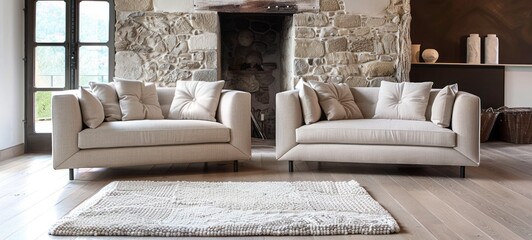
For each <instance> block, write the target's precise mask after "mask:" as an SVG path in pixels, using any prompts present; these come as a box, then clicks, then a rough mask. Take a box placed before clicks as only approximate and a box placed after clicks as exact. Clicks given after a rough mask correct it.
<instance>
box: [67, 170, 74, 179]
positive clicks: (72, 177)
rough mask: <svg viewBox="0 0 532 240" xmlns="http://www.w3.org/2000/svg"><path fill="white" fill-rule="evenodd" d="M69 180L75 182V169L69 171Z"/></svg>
mask: <svg viewBox="0 0 532 240" xmlns="http://www.w3.org/2000/svg"><path fill="white" fill-rule="evenodd" d="M68 180H70V181H72V180H74V169H73V168H69V169H68Z"/></svg>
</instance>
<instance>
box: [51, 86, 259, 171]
mask: <svg viewBox="0 0 532 240" xmlns="http://www.w3.org/2000/svg"><path fill="white" fill-rule="evenodd" d="M174 92H175V89H174V88H159V89H157V94H158V97H159V103H160V105H161V108H162V110H163V115H164V116H165V117H167V116H168V111H169V109H170V105H171V103H172V99H173V98H174ZM250 102H251V100H250V94H249V93H245V92H240V91H229V90H227V91H225V90H224V91H223V92H222V94H221V97H220V102H219V105H218V110H217V113H216V120H217V122H211V121H200V120H166V119H164V120H137V121H115V122H104V123H102V124H101V125H100V126H98V127H97V128H95V129H90V128H85V127H84V125H83V122H82V116H81V110H80V104H79V100H78V97H77V95H76V94H74V93H72V92H65V93H61V94H58V95H54V96H53V97H52V119H53V121H52V122H53V131H52V155H53V156H52V158H53V167H54V168H55V169H70V179H73V177H74V176H73V174H74V172H73V169H74V168H92V167H109V168H111V167H121V166H135V165H152V164H168V163H182V162H213V161H229V160H231V161H234V162H233V163H234V170H235V171H238V161H239V160H249V159H250V158H251V126H250V116H249V113H250V111H251V103H250Z"/></svg>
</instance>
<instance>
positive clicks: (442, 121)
mask: <svg viewBox="0 0 532 240" xmlns="http://www.w3.org/2000/svg"><path fill="white" fill-rule="evenodd" d="M456 93H458V84H453V85H448V86H446V87H444V88H443V89H442V90H440V92H439V93H438V95H437V96H436V99H434V103H433V104H432V116H431V118H430V120H431V121H432V122H433V123H434V124H436V125H438V126H440V127H444V128H446V127H449V125H450V124H451V115H452V113H453V104H454V97H455V96H456Z"/></svg>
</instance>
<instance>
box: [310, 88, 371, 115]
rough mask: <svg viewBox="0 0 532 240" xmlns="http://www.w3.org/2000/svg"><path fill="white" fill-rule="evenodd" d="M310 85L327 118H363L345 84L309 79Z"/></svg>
mask: <svg viewBox="0 0 532 240" xmlns="http://www.w3.org/2000/svg"><path fill="white" fill-rule="evenodd" d="M310 85H311V86H312V88H314V90H316V93H317V95H318V98H319V100H320V106H321V108H322V109H323V112H325V115H326V116H327V120H341V119H360V118H364V116H362V112H361V111H360V109H359V108H358V106H357V104H356V103H355V99H354V98H353V95H352V94H351V91H350V90H349V86H347V85H346V84H343V83H341V84H334V83H322V82H317V81H310Z"/></svg>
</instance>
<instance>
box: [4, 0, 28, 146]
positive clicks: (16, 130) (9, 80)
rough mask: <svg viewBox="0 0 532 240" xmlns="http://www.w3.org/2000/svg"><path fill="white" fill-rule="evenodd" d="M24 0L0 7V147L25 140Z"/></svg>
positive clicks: (5, 3)
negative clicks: (23, 120)
mask: <svg viewBox="0 0 532 240" xmlns="http://www.w3.org/2000/svg"><path fill="white" fill-rule="evenodd" d="M23 2H24V1H21V0H4V1H2V7H1V8H0V50H1V56H2V57H0V113H1V114H0V150H3V149H6V148H10V147H13V146H16V145H19V144H21V143H23V142H24V125H23V122H22V119H23V117H24V76H23V61H22V57H23V46H24V39H23V29H24V28H23V18H24V15H23V12H22V6H23V5H22V4H23Z"/></svg>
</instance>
